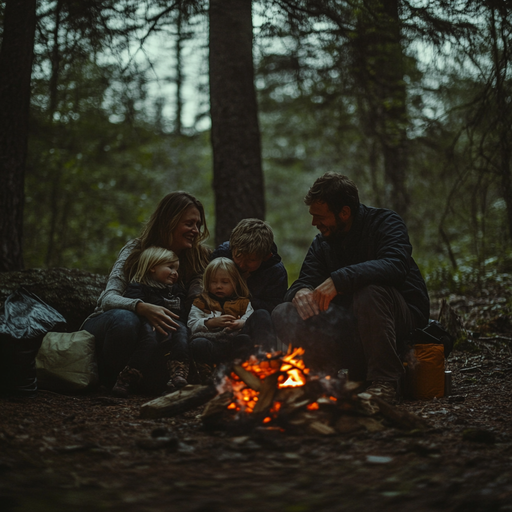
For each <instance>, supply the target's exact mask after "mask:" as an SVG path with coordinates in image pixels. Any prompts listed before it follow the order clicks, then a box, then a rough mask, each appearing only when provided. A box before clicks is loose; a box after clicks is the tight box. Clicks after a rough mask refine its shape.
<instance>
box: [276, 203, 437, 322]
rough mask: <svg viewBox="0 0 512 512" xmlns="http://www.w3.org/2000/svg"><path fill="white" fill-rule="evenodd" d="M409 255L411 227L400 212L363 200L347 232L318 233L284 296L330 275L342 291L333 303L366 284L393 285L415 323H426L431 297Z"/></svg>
mask: <svg viewBox="0 0 512 512" xmlns="http://www.w3.org/2000/svg"><path fill="white" fill-rule="evenodd" d="M411 254H412V246H411V243H410V242H409V235H408V234H407V228H406V227H405V224H404V222H403V220H402V219H401V218H400V216H399V215H398V214H396V213H395V212H393V211H391V210H385V209H382V208H371V207H369V206H365V205H360V206H359V209H358V210H357V211H356V214H355V215H354V216H353V222H352V226H351V228H350V231H349V232H348V233H338V234H336V235H334V236H332V237H329V238H326V237H324V236H322V235H321V234H319V235H317V236H316V237H315V239H314V240H313V243H312V244H311V247H310V248H309V251H308V253H307V255H306V259H305V260H304V263H303V264H302V268H301V271H300V275H299V278H298V279H297V281H295V282H294V283H293V284H292V286H291V287H290V289H289V290H288V293H287V294H286V297H285V300H286V301H291V300H292V299H293V297H294V296H295V294H296V293H297V291H298V290H300V289H301V288H310V289H314V288H316V287H317V286H318V285H320V284H321V283H323V282H324V281H325V280H326V279H328V278H329V277H331V278H332V280H333V282H334V286H335V287H336V290H337V291H338V292H339V294H340V295H338V296H337V297H336V298H335V299H334V301H333V302H334V303H338V304H343V305H347V299H348V301H349V302H350V299H351V296H352V294H353V292H354V291H356V290H358V289H360V288H363V287H364V286H368V285H371V284H375V285H383V286H393V287H394V288H396V289H397V290H398V291H399V292H400V293H401V294H402V296H403V297H404V299H405V302H406V303H407V305H408V306H409V308H410V310H411V313H412V317H413V322H414V327H424V326H425V325H426V324H427V322H428V318H429V314H430V301H429V297H428V293H427V287H426V285H425V281H424V280H423V277H422V276H421V273H420V270H419V269H418V266H417V265H416V263H415V261H414V260H413V259H412V256H411Z"/></svg>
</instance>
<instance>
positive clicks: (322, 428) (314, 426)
mask: <svg viewBox="0 0 512 512" xmlns="http://www.w3.org/2000/svg"><path fill="white" fill-rule="evenodd" d="M306 432H307V433H308V434H320V435H322V436H332V435H333V434H336V430H334V429H333V428H332V427H331V426H329V425H327V424H326V423H322V422H321V421H312V422H311V423H308V425H307V426H306Z"/></svg>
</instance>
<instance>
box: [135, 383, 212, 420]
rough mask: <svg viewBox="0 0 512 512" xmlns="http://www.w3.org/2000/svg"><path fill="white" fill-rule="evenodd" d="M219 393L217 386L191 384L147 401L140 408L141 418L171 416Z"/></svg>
mask: <svg viewBox="0 0 512 512" xmlns="http://www.w3.org/2000/svg"><path fill="white" fill-rule="evenodd" d="M216 395H217V389H216V388H215V386H213V385H210V386H201V385H198V384H196V385H193V384H189V385H188V386H185V387H184V388H181V389H180V390H179V391H175V392H174V393H170V394H169V395H165V396H161V397H158V398H155V399H154V400H151V401H150V402H146V403H145V404H143V405H142V406H141V408H140V417H141V418H169V417H171V416H176V415H177V414H181V413H183V412H187V411H190V410H191V409H195V408H196V407H199V406H200V405H204V404H205V403H207V402H209V401H210V400H211V399H212V398H213V397H215V396H216Z"/></svg>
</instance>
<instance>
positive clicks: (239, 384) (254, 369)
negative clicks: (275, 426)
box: [228, 347, 309, 423]
mask: <svg viewBox="0 0 512 512" xmlns="http://www.w3.org/2000/svg"><path fill="white" fill-rule="evenodd" d="M303 354H304V349H303V348H296V349H294V350H292V349H291V347H290V349H289V350H288V353H287V354H286V355H285V356H284V357H282V358H281V359H279V358H276V357H274V356H273V355H272V354H270V353H269V354H267V356H266V359H264V360H263V361H259V360H258V359H257V358H256V357H255V356H251V357H250V358H249V360H247V361H245V362H244V363H242V367H243V368H244V369H245V370H247V371H249V372H251V373H252V374H253V375H255V376H256V377H258V378H259V379H260V380H263V379H265V377H268V376H269V375H272V374H273V373H275V372H280V373H281V375H280V376H279V378H278V384H277V386H278V388H287V387H297V386H304V384H306V375H307V374H308V373H309V369H308V368H306V365H305V364H304V361H303V360H302V355H303ZM229 382H230V384H231V388H232V390H233V395H234V401H233V402H232V403H231V404H229V406H228V409H230V410H233V409H234V410H236V411H245V412H248V413H250V412H253V410H254V407H255V406H256V402H257V401H258V394H259V393H258V391H254V390H253V389H251V388H249V387H247V385H246V384H245V383H244V382H243V381H242V380H241V379H240V377H238V376H237V375H236V374H235V373H231V375H230V376H229ZM280 407H281V404H280V403H279V402H275V403H274V404H273V405H272V408H271V409H270V413H271V415H272V416H275V415H276V414H277V412H278V411H279V409H280ZM269 421H271V418H270V419H268V420H267V421H266V423H268V422H269Z"/></svg>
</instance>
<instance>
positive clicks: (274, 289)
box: [210, 242, 288, 313]
mask: <svg viewBox="0 0 512 512" xmlns="http://www.w3.org/2000/svg"><path fill="white" fill-rule="evenodd" d="M220 257H224V258H229V259H230V260H233V254H232V252H231V248H230V246H229V242H224V243H223V244H221V245H219V247H217V249H215V251H213V253H212V254H211V256H210V261H211V260H214V259H215V258H220ZM247 286H248V287H249V291H250V292H251V305H252V307H253V308H254V309H255V310H256V309H266V310H267V311H268V312H269V313H271V312H272V310H273V309H274V308H275V307H276V306H277V305H278V304H281V302H283V301H284V295H285V293H286V290H287V289H288V274H287V272H286V269H285V268H284V265H283V263H282V261H281V256H279V254H278V253H277V246H276V244H272V256H271V257H270V258H269V259H268V260H266V261H264V262H263V263H262V264H261V266H260V268H258V270H256V271H255V272H253V273H252V274H251V275H250V276H249V277H248V278H247Z"/></svg>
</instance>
